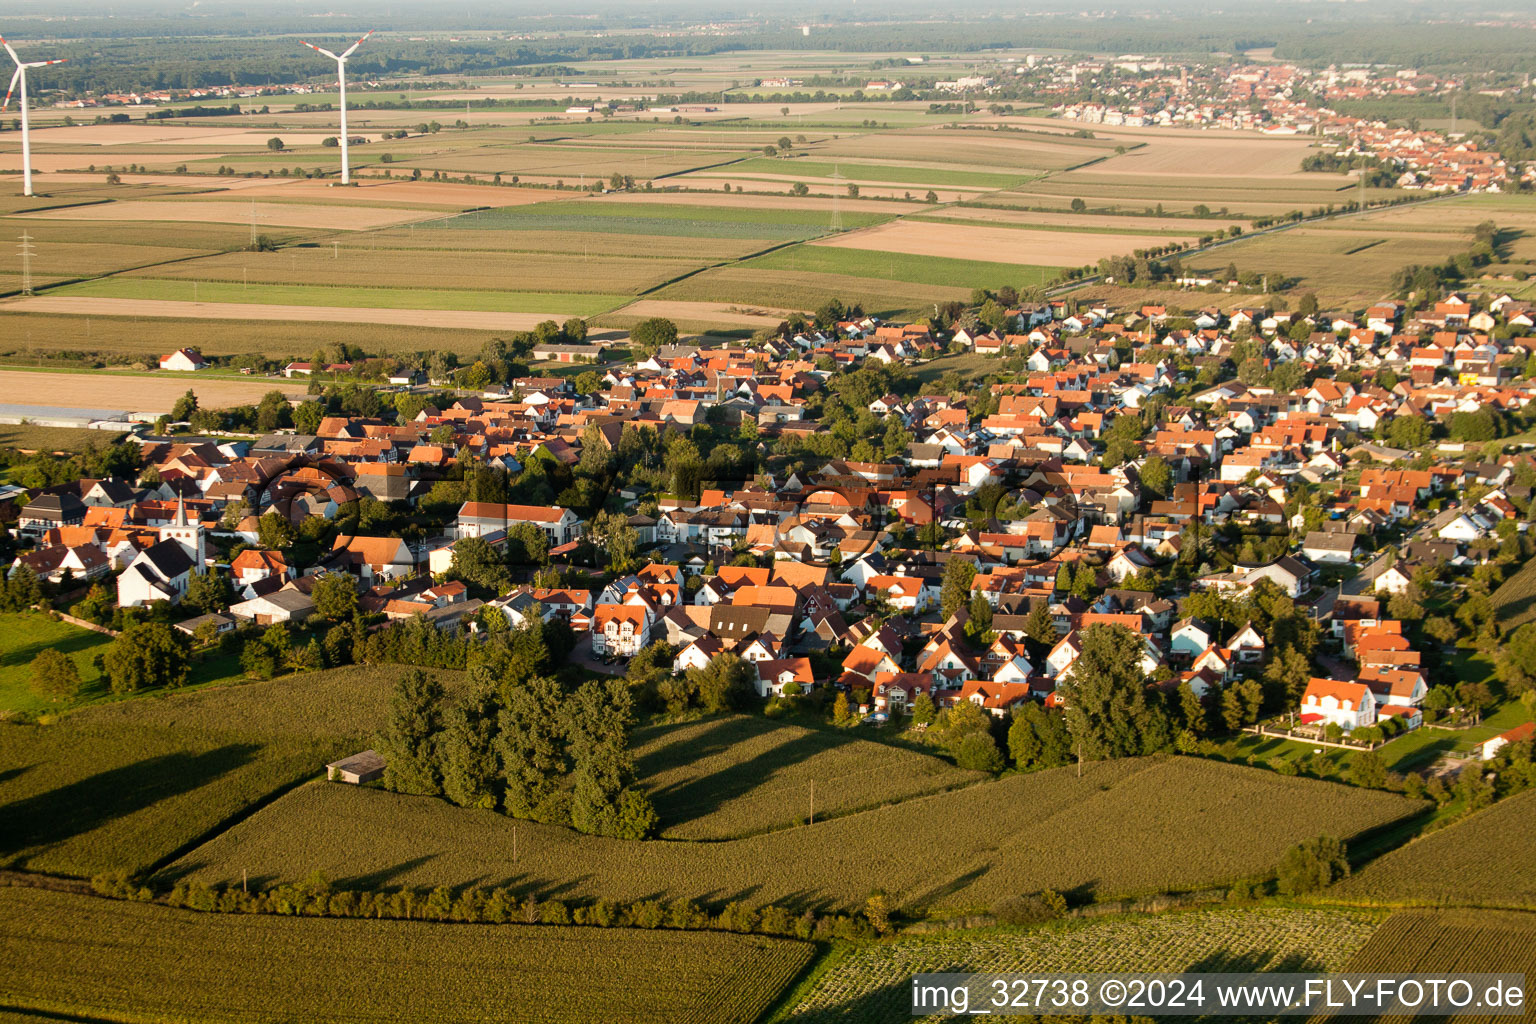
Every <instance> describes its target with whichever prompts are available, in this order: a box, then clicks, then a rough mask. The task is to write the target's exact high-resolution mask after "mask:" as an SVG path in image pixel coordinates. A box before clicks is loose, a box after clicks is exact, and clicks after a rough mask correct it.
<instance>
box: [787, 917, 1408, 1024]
mask: <svg viewBox="0 0 1536 1024" xmlns="http://www.w3.org/2000/svg"><path fill="white" fill-rule="evenodd" d="M1382 919H1383V914H1382V913H1381V912H1376V911H1359V910H1352V911H1351V910H1312V909H1305V910H1292V909H1270V908H1263V909H1252V910H1194V911H1183V912H1171V913H1163V914H1155V915H1145V916H1141V917H1131V918H1117V919H1111V920H1103V921H1094V920H1078V921H1067V922H1061V923H1057V924H1052V925H1048V926H1045V927H1042V928H1035V929H1030V930H1027V931H1024V930H1018V931H1013V930H1009V931H1001V930H999V931H993V932H982V933H979V934H978V933H972V934H966V935H948V936H935V937H933V938H921V937H916V938H910V939H902V940H899V941H896V942H883V943H879V944H870V945H863V946H859V947H857V948H855V949H852V950H850V951H848V952H847V953H846V954H845V955H843V956H841V957H838V958H836V959H834V960H833V961H832V963H831V965H830V966H829V967H828V969H827V970H826V971H824V972H823V973H821V974H820V975H819V976H817V978H816V981H815V983H814V985H812V986H811V988H810V990H809V991H805V992H801V993H798V998H797V999H796V1000H795V1003H794V1006H793V1008H792V1009H791V1010H790V1012H789V1013H787V1014H786V1015H785V1016H784V1018H783V1020H784V1021H785V1022H786V1024H830V1022H833V1021H839V1022H847V1024H884V1022H886V1021H893V1020H897V1019H907V1017H906V1015H907V1014H908V1013H909V1012H910V1008H911V1005H912V995H911V979H912V975H914V974H917V973H930V972H931V973H961V974H968V973H978V974H992V973H1015V972H1024V973H1028V972H1035V971H1038V972H1045V973H1058V972H1073V973H1077V972H1095V971H1104V972H1118V971H1124V972H1149V973H1150V972H1169V973H1176V972H1181V971H1197V970H1198V971H1234V972H1248V971H1265V970H1269V971H1337V970H1340V969H1342V967H1343V965H1344V964H1345V962H1347V961H1348V960H1349V958H1350V957H1351V956H1353V955H1354V954H1355V953H1356V952H1357V951H1358V950H1360V948H1361V947H1362V946H1364V945H1365V944H1366V942H1367V940H1368V939H1369V938H1370V936H1371V933H1372V932H1373V931H1375V930H1376V928H1377V926H1378V925H1379V924H1380V922H1381V921H1382ZM912 1019H913V1020H919V1019H921V1020H937V1019H939V1018H912ZM946 1019H947V1018H946Z"/></svg>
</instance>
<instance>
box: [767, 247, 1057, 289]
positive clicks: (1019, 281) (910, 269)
mask: <svg viewBox="0 0 1536 1024" xmlns="http://www.w3.org/2000/svg"><path fill="white" fill-rule="evenodd" d="M1021 255H1022V254H1021ZM746 267H747V268H748V269H763V270H789V271H794V272H797V273H802V274H803V273H816V274H830V275H839V276H844V277H863V278H870V279H874V280H882V281H888V282H904V283H911V284H931V285H940V286H943V287H948V288H996V287H999V286H1000V285H1004V284H1011V285H1014V286H1015V287H1018V286H1021V285H1031V284H1041V283H1043V282H1044V281H1046V280H1047V279H1048V278H1050V277H1054V276H1055V274H1056V271H1055V268H1053V267H1046V266H1036V265H1031V264H1028V263H1025V262H1024V261H1023V260H1020V261H1018V262H1011V261H999V260H978V259H964V258H959V257H951V256H936V255H933V254H928V255H922V254H917V253H904V252H887V251H883V250H880V249H873V248H868V249H866V248H854V247H852V246H843V245H799V246H792V247H790V248H788V249H780V250H778V251H777V252H771V253H769V254H768V255H766V256H759V257H758V258H757V259H754V260H752V261H750V262H749V263H747V264H746ZM898 290H900V289H898ZM967 295H969V292H967Z"/></svg>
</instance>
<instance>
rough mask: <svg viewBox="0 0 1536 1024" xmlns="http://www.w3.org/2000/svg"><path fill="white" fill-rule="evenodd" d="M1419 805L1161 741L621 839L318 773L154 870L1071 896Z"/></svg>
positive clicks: (701, 891) (568, 891) (973, 897)
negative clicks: (1144, 749) (832, 808)
mask: <svg viewBox="0 0 1536 1024" xmlns="http://www.w3.org/2000/svg"><path fill="white" fill-rule="evenodd" d="M796 803H797V804H798V801H796ZM1424 806H1425V805H1424V803H1423V802H1420V801H1411V800H1408V799H1406V798H1404V797H1401V796H1397V795H1395V794H1391V793H1384V792H1379V791H1373V790H1363V789H1355V788H1353V787H1348V786H1342V785H1337V784H1334V783H1327V782H1317V781H1313V780H1308V779H1296V778H1282V777H1281V776H1279V775H1276V774H1274V773H1271V772H1265V771H1258V770H1254V769H1250V768H1246V767H1239V766H1234V765H1225V764H1220V763H1217V762H1213V761H1202V760H1197V759H1192V758H1173V757H1171V758H1154V759H1134V760H1126V761H1110V762H1098V763H1092V764H1089V765H1087V766H1086V767H1085V768H1084V770H1083V773H1082V776H1081V777H1078V775H1077V770H1076V769H1075V768H1066V769H1058V770H1055V771H1049V772H1038V773H1034V774H1027V775H1015V776H1010V777H1007V778H1004V779H1002V780H1000V781H997V782H987V783H980V784H978V785H974V786H969V787H966V788H964V789H960V790H956V791H954V792H950V793H942V794H938V795H935V796H928V797H919V798H916V799H909V800H905V801H903V802H901V803H897V804H894V805H890V806H885V807H880V808H877V809H875V810H870V811H865V812H862V813H858V814H849V815H847V816H845V817H840V818H834V819H832V820H830V821H818V822H817V823H816V824H815V825H810V826H805V827H800V828H793V829H788V830H784V831H777V832H768V833H764V834H761V835H755V836H751V837H749V838H746V839H738V840H727V841H721V842H707V843H700V842H692V843H686V842H666V841H650V842H644V843H636V842H625V841H622V840H616V839H605V838H601V837H596V836H583V835H578V834H576V833H574V832H571V831H569V830H567V829H564V828H558V827H555V826H550V825H540V824H536V823H532V822H517V823H514V822H512V821H511V820H509V819H507V818H505V817H502V816H500V815H498V814H495V813H492V812H489V811H474V810H465V809H461V808H457V807H453V806H451V805H449V804H447V803H445V802H444V801H442V800H437V799H430V798H422V797H403V796H397V795H394V794H391V793H386V792H383V791H381V790H376V789H367V788H365V789H358V788H355V787H351V786H341V785H337V784H333V783H323V782H317V783H312V784H310V785H306V786H303V787H301V788H299V789H297V790H295V791H294V792H292V793H289V794H288V795H286V796H284V797H283V798H282V799H280V800H278V801H276V802H275V803H273V804H270V805H268V806H267V807H265V808H263V809H262V810H261V811H259V812H257V813H256V814H255V815H253V816H251V817H250V818H248V819H246V820H245V821H243V822H241V823H240V824H239V825H237V826H235V827H234V828H232V829H230V830H229V831H227V832H225V833H223V834H221V835H220V836H218V837H217V838H216V839H213V840H212V841H211V842H209V843H207V844H205V845H204V846H202V847H199V848H198V849H195V850H193V851H191V852H190V853H189V854H187V855H186V856H185V857H183V858H181V860H180V861H178V862H177V863H176V864H175V865H173V866H172V867H171V868H170V869H169V870H168V871H167V873H166V876H165V877H166V878H170V877H173V876H181V875H190V876H191V877H192V878H193V879H194V880H197V881H200V882H204V883H209V884H216V883H227V882H230V881H239V878H240V873H241V871H242V870H249V871H250V873H251V876H252V877H253V878H254V877H258V876H259V877H260V878H262V879H263V880H277V879H295V878H301V877H303V876H304V875H306V874H308V873H309V872H310V871H313V870H317V869H318V870H321V871H324V872H325V873H326V874H327V876H328V877H330V878H332V879H335V880H336V881H337V882H338V883H339V884H342V885H350V886H352V887H376V886H378V885H379V884H380V883H381V879H383V880H387V881H388V884H391V885H412V886H434V885H462V884H482V885H483V884H501V883H502V882H503V880H511V883H509V884H515V885H516V886H517V887H518V888H519V890H521V892H520V895H521V894H527V893H536V894H539V895H541V896H548V895H553V894H559V895H560V896H561V897H562V898H570V899H592V898H610V899H623V900H629V899H637V898H642V897H655V898H663V899H672V898H676V897H680V896H686V897H689V898H694V899H699V900H702V901H706V902H710V903H723V902H725V901H728V900H732V899H744V900H748V901H750V902H751V903H753V904H758V905H762V904H768V903H782V904H783V905H785V906H787V907H790V908H795V909H798V908H801V907H804V906H827V907H848V906H856V905H859V904H861V903H862V901H863V900H864V899H865V897H866V896H868V894H869V891H870V889H871V888H873V887H876V886H879V887H882V888H884V889H886V890H887V891H888V892H889V893H891V895H892V900H893V902H894V903H895V904H896V905H898V906H900V907H902V908H905V909H907V910H911V911H963V910H973V909H978V908H986V907H990V906H992V905H993V904H995V903H996V902H997V901H998V900H999V899H1002V898H1004V897H1007V896H1013V895H1017V894H1019V893H1027V892H1034V891H1038V890H1040V889H1043V888H1047V887H1049V888H1053V889H1056V890H1058V891H1062V892H1069V893H1071V894H1073V896H1074V897H1075V898H1077V899H1083V900H1086V899H1091V898H1094V897H1109V896H1119V895H1131V894H1141V893H1150V892H1161V891H1169V890H1188V889H1199V888H1204V887H1208V886H1213V885H1222V884H1226V883H1230V882H1232V881H1234V880H1236V879H1240V878H1250V877H1252V878H1257V877H1262V876H1264V875H1267V874H1268V873H1269V872H1271V871H1272V870H1273V869H1274V867H1275V865H1276V864H1277V863H1278V861H1279V859H1280V856H1281V854H1282V853H1284V851H1285V850H1286V849H1288V848H1289V847H1290V846H1292V845H1294V844H1295V843H1296V842H1298V841H1299V840H1300V839H1302V838H1305V837H1309V836H1315V835H1317V834H1319V833H1328V834H1331V835H1336V836H1339V837H1341V838H1344V839H1346V840H1349V839H1352V838H1354V837H1356V836H1358V835H1359V834H1361V833H1363V832H1367V831H1370V830H1374V829H1377V828H1380V827H1382V826H1386V825H1389V824H1391V823H1394V822H1397V821H1399V820H1402V819H1404V818H1405V817H1408V816H1411V815H1413V814H1416V813H1418V812H1419V811H1420V810H1421V809H1422V808H1423V807H1424ZM514 828H515V830H516V845H515V849H514V840H513V831H514Z"/></svg>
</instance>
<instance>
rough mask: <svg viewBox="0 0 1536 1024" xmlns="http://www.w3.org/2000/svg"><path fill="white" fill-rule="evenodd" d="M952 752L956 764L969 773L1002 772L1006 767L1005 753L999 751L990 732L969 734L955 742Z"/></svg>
mask: <svg viewBox="0 0 1536 1024" xmlns="http://www.w3.org/2000/svg"><path fill="white" fill-rule="evenodd" d="M967 703H970V702H969V701H968V702H967ZM950 751H951V753H953V754H954V756H955V764H957V765H958V766H960V767H961V768H964V769H966V770H968V771H976V772H1000V771H1002V770H1003V768H1004V767H1005V765H1004V762H1003V752H1002V751H1001V750H998V749H997V741H996V740H994V739H993V738H992V734H991V733H990V732H972V733H967V734H966V735H964V736H962V737H960V738H959V739H958V740H956V741H955V743H954V745H953V746H952V747H951V748H950Z"/></svg>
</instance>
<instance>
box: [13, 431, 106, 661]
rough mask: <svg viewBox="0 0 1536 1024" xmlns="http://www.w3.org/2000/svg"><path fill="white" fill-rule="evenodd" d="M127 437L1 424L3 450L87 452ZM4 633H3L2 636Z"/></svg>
mask: <svg viewBox="0 0 1536 1024" xmlns="http://www.w3.org/2000/svg"><path fill="white" fill-rule="evenodd" d="M123 436H124V435H123V434H122V432H120V431H116V430H87V429H85V428H83V427H40V426H38V425H37V424H35V423H0V448H19V449H21V450H23V451H39V452H85V451H90V450H91V449H93V448H104V447H106V446H107V445H110V444H113V443H115V442H116V441H118V440H119V439H121V438H122V437H123ZM4 632H5V631H4V630H0V634H3V633H4Z"/></svg>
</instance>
